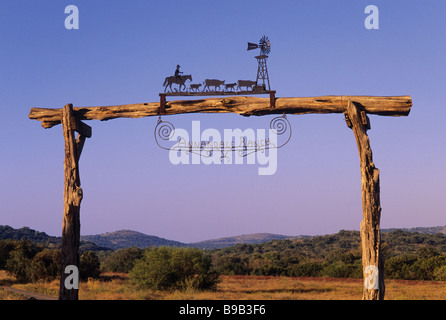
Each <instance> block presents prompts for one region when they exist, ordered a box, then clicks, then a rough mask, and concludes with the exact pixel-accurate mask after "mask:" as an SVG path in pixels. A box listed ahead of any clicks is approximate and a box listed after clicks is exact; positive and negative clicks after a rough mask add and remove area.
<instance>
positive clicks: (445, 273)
mask: <svg viewBox="0 0 446 320" xmlns="http://www.w3.org/2000/svg"><path fill="white" fill-rule="evenodd" d="M434 280H437V281H446V265H444V266H441V267H438V268H436V269H435V271H434Z"/></svg>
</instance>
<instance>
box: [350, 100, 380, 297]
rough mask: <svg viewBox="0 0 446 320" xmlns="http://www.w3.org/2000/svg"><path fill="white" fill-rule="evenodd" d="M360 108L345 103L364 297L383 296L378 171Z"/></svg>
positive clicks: (366, 121)
mask: <svg viewBox="0 0 446 320" xmlns="http://www.w3.org/2000/svg"><path fill="white" fill-rule="evenodd" d="M363 111H364V110H363V108H362V107H361V106H359V105H357V104H355V103H354V102H349V103H348V105H347V115H348V118H349V120H350V124H351V129H352V130H353V133H354V135H355V138H356V142H357V145H358V151H359V160H360V167H361V190H362V192H361V193H362V212H363V220H362V222H361V246H362V267H363V276H364V290H363V299H364V300H378V299H379V300H382V299H384V292H385V286H384V259H383V256H382V254H381V235H380V217H381V205H380V195H379V193H380V190H379V170H378V169H377V168H375V165H374V163H373V158H372V148H371V147H370V141H369V137H368V136H367V128H368V127H369V123H368V119H367V117H366V116H365V113H364V112H363Z"/></svg>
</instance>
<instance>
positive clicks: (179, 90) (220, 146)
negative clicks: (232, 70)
mask: <svg viewBox="0 0 446 320" xmlns="http://www.w3.org/2000/svg"><path fill="white" fill-rule="evenodd" d="M255 49H260V55H258V56H255V58H256V60H257V63H258V68H257V77H256V80H255V81H254V80H238V81H237V82H231V83H226V81H225V80H219V79H205V80H204V81H203V82H201V83H192V81H193V80H192V75H190V74H187V75H184V74H183V72H182V71H180V68H181V66H180V65H177V66H176V69H175V73H174V75H173V76H168V77H166V78H165V80H164V83H163V87H164V92H162V93H160V94H159V95H160V113H159V114H160V118H159V120H158V123H157V125H156V127H155V132H154V135H155V141H156V143H157V144H158V146H159V147H160V148H162V149H165V150H169V151H178V152H186V154H196V155H199V156H200V157H212V156H214V155H215V153H216V152H218V153H220V155H221V160H222V161H223V160H224V159H228V157H229V155H230V153H231V152H236V153H237V155H238V156H239V157H246V156H248V155H250V154H252V153H255V152H262V153H263V152H265V151H266V150H268V149H278V148H281V147H283V146H284V145H285V144H287V143H288V141H289V140H290V138H291V125H290V123H289V121H288V119H287V118H286V115H285V114H284V115H283V116H280V117H276V118H274V119H272V120H271V122H270V128H269V133H270V135H269V136H268V137H266V136H263V139H261V138H260V139H258V138H257V139H254V140H253V139H250V138H249V137H248V136H237V134H238V133H240V132H241V130H240V129H235V130H240V131H235V136H237V138H236V139H234V136H233V138H232V140H230V141H229V140H223V141H216V140H215V137H213V138H214V140H211V141H201V139H199V140H200V141H197V140H195V141H191V140H189V139H187V138H188V134H183V136H181V135H179V134H178V132H176V131H175V127H174V125H173V124H172V123H170V122H168V121H163V120H162V119H161V115H162V114H164V113H165V105H166V96H212V95H219V96H221V95H254V94H269V96H270V106H271V107H272V108H274V107H275V93H276V91H275V90H271V88H270V81H269V75H268V68H267V64H266V61H267V59H268V54H269V53H270V52H271V42H270V41H269V39H268V37H266V36H263V37H262V38H261V39H260V40H259V43H258V44H256V43H251V42H248V51H250V50H255ZM181 130H183V129H181ZM246 130H248V131H246ZM246 130H245V131H244V132H248V133H252V132H251V131H249V130H252V129H246ZM181 132H183V133H184V130H183V131H181ZM185 136H186V137H185ZM195 136H196V135H195ZM199 137H201V135H199ZM217 140H218V139H217ZM220 140H221V139H220ZM279 140H281V141H279ZM172 142H175V144H173V143H172Z"/></svg>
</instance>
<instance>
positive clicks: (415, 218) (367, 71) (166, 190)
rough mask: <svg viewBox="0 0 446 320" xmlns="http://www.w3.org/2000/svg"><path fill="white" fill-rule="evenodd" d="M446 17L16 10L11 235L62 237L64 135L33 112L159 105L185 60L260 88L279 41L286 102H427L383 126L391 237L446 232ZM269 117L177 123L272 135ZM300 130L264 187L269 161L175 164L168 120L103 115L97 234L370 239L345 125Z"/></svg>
mask: <svg viewBox="0 0 446 320" xmlns="http://www.w3.org/2000/svg"><path fill="white" fill-rule="evenodd" d="M70 4H72V5H76V6H77V7H78V8H79V30H67V29H65V27H64V21H65V18H66V16H67V15H66V14H65V13H64V9H65V7H66V6H67V5H70ZM369 4H373V5H376V6H377V7H378V8H379V29H378V30H367V29H366V28H365V27H364V20H365V18H366V17H367V14H365V13H364V9H365V7H366V6H367V5H369ZM445 13H446V3H445V2H444V1H435V2H434V1H429V2H426V1H410V2H409V1H397V0H392V1H378V0H376V1H375V0H371V1H361V0H354V1H353V0H352V1H328V0H320V1H309V0H308V1H301V0H299V1H280V0H279V1H247V0H243V1H231V0H230V1H218V2H217V1H195V0H188V1H138V0H136V1H131V2H129V1H103V0H96V1H75V0H73V1H60V0H58V1H55V0H45V1H41V0H40V1H22V0H17V1H11V0H2V6H1V9H0V41H1V43H2V49H1V50H0V86H1V90H0V108H1V111H2V117H1V118H0V145H1V150H2V151H1V153H0V177H1V182H0V188H1V190H0V191H1V192H0V203H1V207H0V224H8V225H11V226H13V227H16V228H19V227H22V226H29V227H31V228H34V229H37V230H40V231H45V232H47V233H48V234H51V235H60V233H61V223H62V195H63V156H64V152H63V137H62V132H61V127H60V126H56V127H54V128H51V129H47V130H45V129H43V128H42V127H41V126H40V123H39V122H37V121H32V120H29V119H28V113H29V110H30V108H31V107H52V108H60V107H63V106H64V105H65V104H66V103H73V105H74V106H107V105H119V104H127V103H140V102H155V101H158V94H159V92H162V90H163V88H162V86H161V85H162V82H163V80H164V78H165V77H166V76H168V75H171V74H173V72H174V70H175V66H176V65H177V64H180V65H181V66H182V68H181V69H182V71H183V72H184V73H185V74H192V75H193V78H194V80H196V82H198V81H202V80H203V79H205V78H218V79H224V80H226V81H227V82H235V81H236V80H239V79H252V78H255V76H256V70H257V65H256V60H255V59H254V56H255V55H256V53H257V52H252V51H246V46H247V42H248V41H250V42H257V41H258V39H260V37H261V36H263V35H264V34H265V35H267V36H268V37H269V39H270V40H271V43H272V50H271V54H270V57H269V59H268V68H269V75H270V80H271V87H272V88H273V89H275V90H276V91H277V96H278V97H299V96H303V97H304V96H320V95H378V96H387V95H410V96H411V97H412V99H413V108H412V111H411V113H410V115H409V117H401V118H393V117H380V116H371V117H370V118H371V121H372V130H371V131H369V136H370V139H371V143H372V148H373V152H374V162H375V164H376V166H377V167H378V168H379V169H380V172H381V205H382V208H383V210H382V219H381V226H382V227H383V228H388V227H413V226H435V225H446V218H445V214H444V213H445V212H444V208H445V207H446V197H445V196H444V193H445V190H446V182H445V181H446V170H445V160H446V151H445V148H444V147H445V133H446V129H445V126H444V119H445V118H446V108H445V107H444V105H443V101H444V98H443V92H444V90H445V84H446V81H445V74H446V63H445V57H446V36H445V34H446V33H445V29H446V26H445V23H444V15H445ZM194 82H195V81H194ZM271 119H272V116H265V117H253V118H244V117H240V116H238V115H232V114H227V115H226V114H225V115H223V114H218V115H215V114H208V115H203V114H191V115H177V116H170V117H168V118H167V119H166V118H165V119H164V120H168V121H170V122H172V123H174V125H175V126H176V127H178V128H186V129H187V128H191V123H192V121H193V120H200V121H201V127H202V128H219V129H223V128H237V127H240V128H255V129H259V128H267V127H268V126H269V121H270V120H271ZM288 119H289V120H290V123H291V125H292V128H293V136H292V138H291V141H290V143H288V145H286V146H285V147H284V148H282V149H280V150H279V153H278V170H277V172H276V174H275V175H273V176H259V175H258V174H257V169H258V166H256V165H239V166H235V165H230V166H220V165H214V166H206V165H203V164H201V165H189V166H186V165H182V166H181V165H180V166H173V165H172V164H171V163H170V162H169V158H168V153H167V152H166V151H164V150H162V149H160V148H158V146H157V145H156V143H155V141H154V138H153V130H154V128H155V125H156V121H157V118H156V117H151V118H144V119H117V120H111V121H107V122H99V121H89V122H88V124H89V125H91V126H92V128H93V137H92V138H91V139H89V140H87V142H86V145H85V147H84V152H83V154H82V157H81V161H80V173H81V182H82V188H83V190H84V200H83V202H82V206H81V232H82V234H94V233H102V232H108V231H114V230H119V229H133V230H137V231H140V232H144V233H147V234H153V235H156V236H161V237H164V238H168V239H173V240H178V241H185V242H191V241H199V240H205V239H209V238H217V237H224V236H231V235H238V234H245V233H254V232H270V233H280V234H288V235H298V234H325V233H334V232H337V231H338V230H340V229H355V230H358V229H359V223H360V221H361V219H362V212H361V188H360V186H361V184H360V172H359V160H358V153H357V149H356V142H355V140H354V136H353V133H352V132H351V130H349V129H348V128H347V126H346V125H345V122H344V120H343V116H342V115H301V116H291V115H290V116H289V117H288Z"/></svg>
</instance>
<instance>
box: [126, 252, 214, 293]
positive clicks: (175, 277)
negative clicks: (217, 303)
mask: <svg viewBox="0 0 446 320" xmlns="http://www.w3.org/2000/svg"><path fill="white" fill-rule="evenodd" d="M130 279H131V280H132V282H134V283H135V284H137V285H139V286H142V287H145V288H149V289H152V290H169V289H179V290H185V289H188V288H193V289H215V288H216V285H217V283H218V274H217V273H216V272H215V271H212V270H211V259H210V258H209V257H208V256H205V255H204V253H203V252H202V251H201V250H199V249H189V248H187V249H184V248H169V247H158V248H151V249H148V250H146V251H145V253H144V257H143V258H142V259H140V260H138V261H136V262H135V266H134V267H133V269H132V271H131V272H130Z"/></svg>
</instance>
